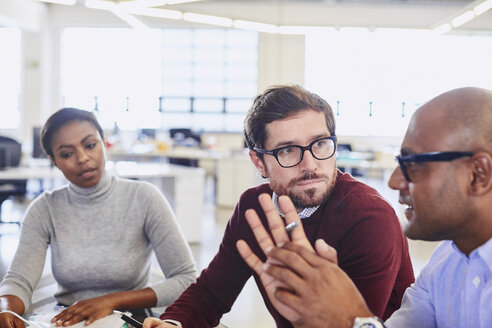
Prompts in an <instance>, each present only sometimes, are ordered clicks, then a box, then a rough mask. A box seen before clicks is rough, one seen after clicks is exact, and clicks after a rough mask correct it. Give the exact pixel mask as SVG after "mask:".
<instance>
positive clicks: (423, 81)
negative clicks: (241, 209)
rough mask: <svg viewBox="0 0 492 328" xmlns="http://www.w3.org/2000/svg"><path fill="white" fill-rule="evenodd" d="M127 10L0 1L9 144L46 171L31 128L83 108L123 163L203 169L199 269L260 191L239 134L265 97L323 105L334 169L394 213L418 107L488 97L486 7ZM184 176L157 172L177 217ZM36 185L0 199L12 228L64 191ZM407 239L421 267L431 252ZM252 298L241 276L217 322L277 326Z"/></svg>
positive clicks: (347, 4) (319, 4)
mask: <svg viewBox="0 0 492 328" xmlns="http://www.w3.org/2000/svg"><path fill="white" fill-rule="evenodd" d="M130 2H131V1H109V2H104V1H87V3H86V2H85V1H83V0H77V1H74V3H73V4H68V5H63V4H54V3H46V2H43V1H37V0H0V48H1V50H0V135H3V136H8V137H11V138H13V139H15V140H17V141H19V142H20V143H21V144H22V151H23V157H22V161H21V162H22V163H21V164H22V165H26V166H29V165H38V163H39V161H34V162H32V161H31V158H30V157H31V156H32V155H33V154H38V155H39V149H36V144H37V143H36V142H33V138H35V137H36V135H35V131H38V130H36V128H39V126H41V125H42V124H43V122H44V121H45V120H46V118H47V117H48V116H49V115H50V114H51V113H53V112H54V111H55V110H57V109H59V108H61V107H66V106H73V107H80V108H84V109H88V110H93V111H94V112H95V113H96V115H97V116H98V118H99V120H100V121H101V123H102V125H103V127H104V128H105V130H106V131H107V133H106V135H107V136H108V145H109V150H108V154H109V159H110V160H113V161H114V162H115V165H117V164H118V163H119V162H124V163H128V161H137V162H139V163H154V164H155V163H158V164H167V163H174V164H181V165H183V164H184V165H186V166H191V168H190V169H192V170H194V169H196V170H197V171H194V172H195V173H196V175H195V176H197V177H198V179H199V177H201V176H202V175H201V174H203V177H204V178H203V179H204V180H203V181H201V182H200V183H198V184H195V185H198V186H203V188H202V187H200V188H202V189H203V190H201V191H200V193H198V194H196V193H195V194H194V197H197V199H199V200H200V202H202V205H203V206H202V207H198V210H200V211H201V212H203V215H202V216H199V217H197V220H198V221H199V224H198V225H196V224H191V226H193V227H194V228H195V230H194V231H192V232H190V235H189V236H193V237H192V238H190V239H189V240H190V241H192V244H193V251H194V254H195V257H196V258H197V261H198V262H199V266H200V268H203V267H204V266H205V265H206V264H207V262H208V260H209V259H210V258H211V257H212V256H213V254H214V253H215V251H216V249H217V245H218V243H219V242H220V237H221V234H222V230H223V227H224V223H225V221H226V220H227V218H228V216H229V215H230V213H231V207H232V206H233V205H234V204H235V202H236V200H237V196H238V194H239V193H240V192H241V191H242V190H244V189H245V188H246V187H248V186H251V185H254V184H257V183H260V182H261V179H260V177H259V176H258V175H257V174H256V172H255V171H254V169H253V167H252V165H251V164H250V163H249V159H248V158H247V156H246V153H245V151H244V148H243V147H244V143H243V140H242V135H241V131H242V121H243V118H244V114H245V112H246V111H247V110H248V108H249V106H250V104H251V102H252V99H253V98H254V97H255V95H256V94H257V93H258V92H261V91H263V90H264V89H265V88H267V87H268V86H270V85H274V84H281V83H295V84H300V85H304V86H305V87H306V88H307V89H309V90H312V91H314V92H317V93H319V94H320V95H321V96H323V97H324V98H325V99H327V100H328V102H329V103H330V104H331V106H332V108H333V110H334V112H335V113H336V120H337V134H338V135H339V139H340V142H341V143H342V144H343V147H341V148H340V149H339V150H340V151H339V153H338V154H337V157H338V163H339V166H340V167H343V168H344V169H345V170H347V171H350V172H352V174H354V175H355V176H357V177H359V178H360V179H362V180H363V181H365V182H367V183H369V184H371V185H373V186H375V187H376V188H378V190H380V191H381V192H382V193H383V195H384V196H385V197H387V198H388V199H389V200H390V202H392V204H393V205H394V206H395V210H396V211H397V213H401V212H400V211H401V209H400V207H399V205H398V204H397V195H396V194H395V193H394V192H391V191H390V190H388V188H387V187H386V181H387V178H388V174H389V172H391V169H392V168H393V167H394V166H395V163H394V161H393V155H394V153H396V152H397V151H398V147H399V144H400V141H401V139H402V137H403V133H404V131H405V129H406V126H407V124H408V121H409V119H410V117H411V114H412V113H413V111H414V110H415V109H416V108H417V107H418V106H419V105H421V104H422V103H424V102H425V101H427V100H429V99H430V98H431V97H433V96H435V95H437V94H438V93H440V92H443V91H445V90H449V89H452V88H456V87H460V86H469V85H471V86H478V87H483V88H488V89H492V78H490V77H491V76H492V64H491V62H490V58H492V9H490V10H489V8H490V7H492V3H491V2H492V1H491V0H489V1H483V0H478V1H470V0H377V1H376V0H375V1H373V0H291V1H289V0H263V1H260V0H244V1H243V0H208V1H207V0H204V1H195V2H188V3H175V4H173V1H167V2H168V4H165V5H162V3H163V2H165V1H161V3H160V5H159V3H157V2H153V3H151V1H148V0H147V1H145V0H144V1H142V3H146V4H148V5H150V4H154V5H156V6H154V7H149V8H141V7H140V8H139V7H131V6H129V4H130ZM139 2H140V1H137V2H135V3H137V4H138V3H139ZM117 5H118V6H117ZM125 6H126V7H125ZM166 10H168V11H166ZM204 15H206V16H204ZM159 16H160V17H159ZM163 16H165V17H167V18H163ZM211 16H213V17H211ZM197 21H200V22H197ZM253 23H261V24H256V25H255V24H253ZM464 110H466V109H464ZM36 157H37V156H36ZM41 161H42V159H41ZM33 163H34V164H33ZM124 169H125V168H124ZM126 169H128V165H127V167H126ZM130 169H132V168H131V167H130ZM200 170H202V171H200ZM4 172H5V170H4ZM180 172H181V171H180ZM180 172H174V173H171V174H170V175H169V176H168V175H166V177H165V178H163V177H164V175H165V174H163V173H162V172H161V173H159V174H160V175H156V174H154V178H155V179H158V181H157V182H156V183H159V184H161V187H162V189H163V192H165V193H166V192H167V194H166V196H168V197H171V198H172V202H173V205H175V206H174V208H175V210H177V212H178V213H177V214H178V219H179V216H180V215H181V213H184V212H180V211H181V210H182V208H183V206H182V203H180V199H179V197H181V196H179V195H181V194H183V195H191V194H190V190H191V189H187V187H186V184H179V176H180V174H181V173H180ZM154 173H155V172H154ZM166 174H168V173H166ZM176 177H178V178H176ZM168 178H169V179H171V180H165V179H168ZM161 179H162V180H161ZM172 179H175V180H172ZM35 180H37V181H35V182H33V181H30V182H29V183H28V185H27V189H28V190H27V191H28V193H27V197H25V198H15V197H13V198H12V197H11V198H9V199H7V200H6V201H5V202H3V203H2V209H3V211H2V217H1V218H2V219H4V220H18V219H19V218H20V217H21V216H22V212H23V210H24V209H25V206H27V204H28V202H29V201H30V200H31V199H32V197H34V196H35V195H36V193H38V192H39V191H40V189H42V188H50V187H52V186H54V185H56V183H62V181H58V180H56V179H55V180H53V179H52V178H51V177H50V179H44V178H43V179H35ZM46 180H47V181H46ZM176 181H178V182H176ZM175 182H176V184H175ZM43 183H44V185H43ZM169 186H171V187H169ZM176 186H178V187H176ZM179 186H181V187H179ZM183 186H184V187H183ZM179 188H182V189H179ZM169 190H171V191H169ZM180 193H181V194H180ZM175 197H178V198H176V199H175ZM180 204H181V207H179V205H180ZM182 215H186V216H193V214H192V213H191V214H190V213H184V214H182ZM401 218H402V221H404V220H405V219H404V217H403V216H401ZM196 228H198V229H199V230H198V235H199V236H198V237H196V233H197V232H196ZM7 230H8V232H9V233H8V234H3V235H1V236H0V243H1V245H0V252H1V257H2V262H3V266H4V269H3V270H5V265H7V264H8V262H9V259H11V256H12V252H13V249H12V245H13V244H15V242H16V231H17V230H16V228H15V226H14V227H13V228H9V229H7ZM2 231H3V230H2ZM411 246H412V256H413V260H414V265H415V266H416V270H417V271H418V270H419V268H420V267H421V266H422V265H423V263H425V261H426V259H427V258H428V256H429V253H430V252H431V251H432V249H433V247H434V246H435V245H429V244H426V243H412V245H411ZM3 272H4V271H2V274H3ZM258 298H259V296H258V294H257V293H256V291H255V286H251V283H248V285H247V287H246V288H245V292H244V295H242V296H241V297H240V298H239V300H238V304H236V305H235V307H234V308H233V311H232V312H231V314H229V315H227V316H226V317H225V318H224V320H223V321H224V323H225V324H226V325H229V326H230V327H241V325H243V326H244V327H248V326H255V327H270V326H272V322H271V319H269V317H268V314H266V313H265V311H264V309H263V307H262V302H261V301H258ZM244 309H248V311H245V310H244Z"/></svg>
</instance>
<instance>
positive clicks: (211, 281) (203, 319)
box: [144, 86, 414, 328]
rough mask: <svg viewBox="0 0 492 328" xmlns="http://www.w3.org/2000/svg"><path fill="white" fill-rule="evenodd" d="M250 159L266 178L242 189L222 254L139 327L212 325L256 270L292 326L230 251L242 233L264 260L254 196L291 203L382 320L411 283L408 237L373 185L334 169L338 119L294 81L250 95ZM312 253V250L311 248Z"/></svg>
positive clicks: (313, 237) (277, 316)
mask: <svg viewBox="0 0 492 328" xmlns="http://www.w3.org/2000/svg"><path fill="white" fill-rule="evenodd" d="M245 137H246V142H247V144H248V147H249V148H250V158H251V160H252V162H253V164H254V165H255V166H256V168H257V169H258V171H259V172H260V174H261V175H262V176H264V177H266V178H268V179H269V184H263V185H260V186H258V187H255V188H251V189H249V190H247V191H245V192H244V193H243V194H242V195H241V197H240V199H239V202H238V203H237V205H236V208H235V209H234V213H233V214H232V217H231V218H230V220H229V222H228V225H227V228H226V231H225V233H224V237H223V240H222V243H221V245H220V248H219V251H218V253H217V254H216V256H215V257H214V259H213V260H212V262H211V263H210V264H209V266H208V268H207V269H205V270H203V272H202V273H201V275H200V276H199V277H198V279H197V282H196V283H195V284H192V285H191V286H190V287H189V288H188V289H187V290H186V291H185V292H184V293H183V294H182V295H181V296H180V298H179V299H178V300H177V301H176V302H175V303H174V304H172V305H170V306H169V307H167V308H166V311H165V313H164V314H162V316H161V319H162V320H164V322H162V321H160V320H158V319H147V320H146V321H145V323H144V327H146V328H147V327H149V328H150V327H153V328H157V327H159V328H165V327H169V328H171V327H173V326H176V325H181V326H182V327H185V328H203V327H214V326H216V325H217V324H218V323H219V320H220V318H221V316H222V314H224V313H226V312H228V311H229V310H230V308H231V306H232V304H233V303H234V301H235V300H236V298H237V296H238V295H239V293H240V292H241V289H242V288H243V286H244V284H245V283H246V281H247V280H248V279H249V278H250V277H251V276H253V277H254V278H255V280H256V283H257V286H258V288H259V290H260V292H261V294H262V296H263V299H264V302H265V304H266V306H267V308H268V310H269V311H270V313H271V314H272V316H273V318H274V320H275V322H276V324H277V327H292V325H291V323H290V322H289V321H288V320H287V319H286V318H284V317H283V316H282V315H281V314H280V313H279V312H278V311H277V310H276V309H275V307H276V306H279V304H272V301H271V300H273V301H274V302H275V298H269V297H268V295H267V294H266V291H265V289H264V287H263V284H262V282H261V281H260V278H259V277H258V276H257V275H256V273H255V272H254V271H253V270H251V269H250V268H249V266H248V265H247V264H246V263H245V262H244V260H243V259H242V257H241V255H240V254H239V253H238V251H237V249H236V243H237V241H238V240H244V241H245V242H246V243H247V244H248V245H249V246H250V247H251V249H252V251H253V252H254V253H255V254H256V255H257V256H258V257H259V258H260V259H261V260H262V261H265V255H264V253H263V251H262V250H261V248H260V246H259V245H258V243H257V242H256V239H255V237H254V235H253V233H252V231H251V229H250V227H249V225H248V223H247V221H246V219H245V212H246V211H247V210H248V209H254V210H255V211H256V212H257V213H259V215H260V220H261V221H262V222H263V223H264V224H266V217H265V215H264V214H262V213H263V211H262V210H261V207H260V204H259V201H258V196H259V195H260V194H262V193H267V194H270V195H271V196H272V199H273V203H274V204H275V206H276V211H278V212H279V213H280V214H281V215H282V212H281V210H280V207H279V206H278V196H280V195H287V196H289V197H290V199H291V200H292V202H293V204H294V206H295V208H296V210H297V212H298V214H299V216H300V218H301V219H302V225H303V228H304V231H305V233H306V236H307V238H308V239H309V242H310V243H311V245H314V243H315V241H316V240H317V239H322V240H324V241H325V242H326V243H327V244H329V245H331V246H332V247H334V248H335V249H336V251H337V253H338V263H339V266H340V268H342V269H343V270H344V271H345V272H346V273H347V275H348V276H349V277H350V278H351V279H352V281H353V282H354V283H355V285H356V286H357V288H358V289H359V291H360V292H361V294H362V295H363V297H364V299H365V301H366V302H367V304H368V306H369V308H370V309H371V311H372V312H373V313H375V314H376V315H378V316H380V317H382V318H388V317H389V316H390V315H391V314H392V313H393V312H394V311H395V310H396V309H398V308H399V306H400V303H401V298H402V296H403V293H404V291H405V289H406V288H407V287H408V286H409V285H410V284H411V283H412V282H413V281H414V275H413V269H412V266H411V262H410V256H409V253H408V244H407V240H406V238H405V236H404V235H403V233H402V229H401V225H400V222H399V220H398V218H397V216H396V215H395V212H394V210H393V208H392V207H391V206H390V205H389V203H388V202H386V201H385V200H384V199H383V198H382V197H381V196H380V195H379V194H378V193H377V191H376V190H374V189H373V188H371V187H369V186H367V185H365V184H363V183H361V182H358V181H357V180H355V179H354V178H352V176H350V175H349V174H346V173H345V174H344V173H342V172H341V171H339V170H337V168H336V160H335V156H334V155H335V151H336V136H335V120H334V117H333V112H332V110H331V108H330V106H329V105H328V103H327V102H326V101H325V100H323V99H322V98H320V97H319V96H317V95H315V94H313V93H310V92H308V91H306V90H304V89H302V88H301V87H298V86H279V87H272V88H270V89H268V90H267V91H265V92H264V93H263V94H260V95H259V96H258V97H256V99H255V101H254V103H253V106H252V108H251V109H250V111H249V112H248V115H247V117H246V121H245ZM317 250H318V249H317Z"/></svg>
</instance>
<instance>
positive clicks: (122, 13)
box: [85, 0, 150, 30]
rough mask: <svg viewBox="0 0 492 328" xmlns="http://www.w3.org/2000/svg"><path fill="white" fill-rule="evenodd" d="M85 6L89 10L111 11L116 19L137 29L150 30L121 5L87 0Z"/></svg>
mask: <svg viewBox="0 0 492 328" xmlns="http://www.w3.org/2000/svg"><path fill="white" fill-rule="evenodd" d="M85 6H86V7H87V8H92V9H101V10H108V11H111V12H112V13H113V14H114V15H115V16H116V17H118V18H119V19H121V20H122V21H124V22H125V23H127V24H128V25H130V26H131V27H133V28H137V29H145V30H148V29H150V28H149V27H148V26H147V25H145V24H144V23H143V22H142V21H140V20H139V19H138V18H136V17H135V16H132V15H130V14H129V13H128V11H126V10H125V9H124V7H121V6H120V5H117V4H116V3H114V2H111V1H104V0H85Z"/></svg>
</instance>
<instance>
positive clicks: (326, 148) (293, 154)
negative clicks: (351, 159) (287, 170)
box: [277, 139, 335, 166]
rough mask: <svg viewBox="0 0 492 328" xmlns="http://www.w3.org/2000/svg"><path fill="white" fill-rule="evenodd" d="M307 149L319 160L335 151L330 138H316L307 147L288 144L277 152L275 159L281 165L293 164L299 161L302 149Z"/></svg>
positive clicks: (302, 153)
mask: <svg viewBox="0 0 492 328" xmlns="http://www.w3.org/2000/svg"><path fill="white" fill-rule="evenodd" d="M306 148H307V149H309V151H310V152H311V154H312V155H313V156H314V157H315V158H316V159H319V160H322V159H328V158H330V157H331V156H333V154H334V153H335V143H334V142H333V140H331V139H321V140H316V141H314V142H313V143H312V144H310V145H309V146H307V147H301V146H288V147H284V148H282V149H280V150H279V151H278V152H277V160H278V162H279V164H280V165H282V166H294V165H297V164H299V163H300V162H301V160H302V157H303V155H304V151H305V150H306Z"/></svg>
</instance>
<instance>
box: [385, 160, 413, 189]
mask: <svg viewBox="0 0 492 328" xmlns="http://www.w3.org/2000/svg"><path fill="white" fill-rule="evenodd" d="M388 186H389V187H390V188H391V189H394V190H404V189H406V188H408V181H407V179H405V177H404V176H403V173H402V171H401V169H400V167H399V166H397V167H396V168H395V169H394V171H393V173H391V176H390V178H389V181H388Z"/></svg>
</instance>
